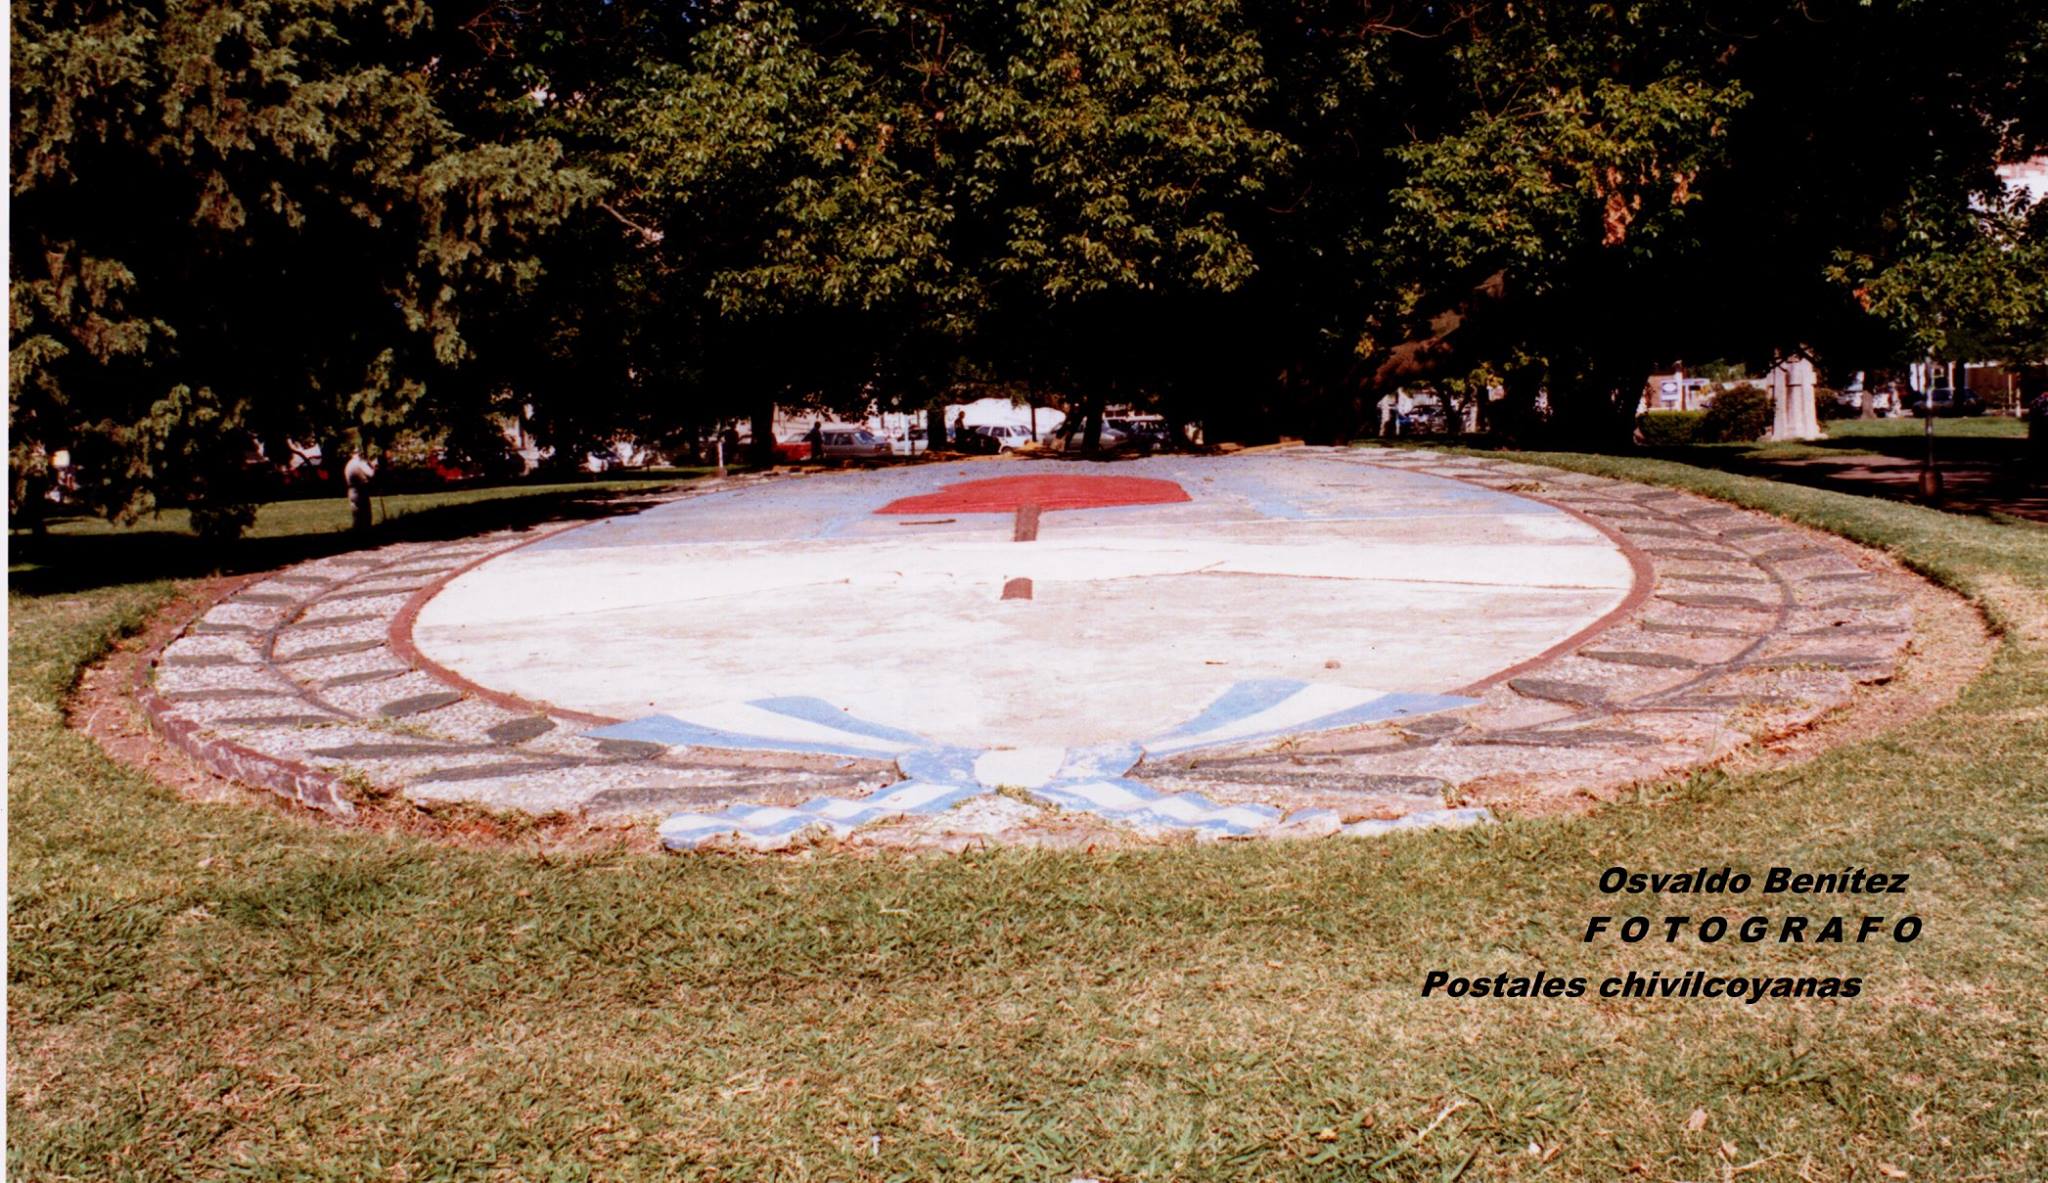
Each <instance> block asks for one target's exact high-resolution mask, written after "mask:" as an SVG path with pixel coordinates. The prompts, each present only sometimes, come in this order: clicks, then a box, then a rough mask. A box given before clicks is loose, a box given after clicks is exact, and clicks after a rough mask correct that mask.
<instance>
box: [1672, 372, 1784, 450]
mask: <svg viewBox="0 0 2048 1183" xmlns="http://www.w3.org/2000/svg"><path fill="white" fill-rule="evenodd" d="M1777 413H1778V409H1777V407H1776V406H1775V405H1774V404H1773V403H1772V401H1771V396H1770V395H1769V394H1768V393H1766V392H1765V391H1764V390H1763V388H1761V387H1758V386H1752V385H1751V384H1749V383H1747V382H1744V383H1742V384H1740V385H1737V386H1731V387H1729V388H1728V389H1726V390H1723V391H1721V392H1720V393H1719V394H1716V395H1715V396H1714V401H1713V402H1711V403H1708V404H1707V409H1706V410H1705V411H1704V412H1702V413H1701V418H1700V424H1699V430H1698V431H1697V432H1696V433H1695V434H1694V436H1693V442H1694V443H1701V444H1740V443H1748V442H1749V441H1751V440H1755V439H1761V438H1762V437H1763V435H1764V433H1766V432H1768V431H1770V429H1771V424H1772V422H1773V421H1775V420H1776V418H1777Z"/></svg>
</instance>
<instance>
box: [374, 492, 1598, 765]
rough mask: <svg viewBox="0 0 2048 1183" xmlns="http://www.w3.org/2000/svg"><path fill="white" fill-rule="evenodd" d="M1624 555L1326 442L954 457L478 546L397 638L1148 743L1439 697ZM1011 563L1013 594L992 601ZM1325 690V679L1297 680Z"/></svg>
mask: <svg viewBox="0 0 2048 1183" xmlns="http://www.w3.org/2000/svg"><path fill="white" fill-rule="evenodd" d="M1047 471H1052V472H1056V473H1057V474H1059V475H1061V476H1068V475H1090V474H1103V475H1112V476H1118V477H1129V476H1143V477H1150V478H1156V479H1161V480H1168V481H1174V482H1177V483H1178V484H1179V485H1180V486H1181V488H1182V489H1184V490H1185V491H1186V493H1187V495H1188V497H1189V500H1188V501H1186V502H1183V503H1175V504H1153V505H1135V506H1122V507H1116V508H1098V509H1073V510H1059V511H1050V512H1046V513H1044V514H1043V515H1042V517H1041V519H1040V522H1039V526H1038V534H1037V538H1036V539H1035V540H1033V541H1021V542H1020V541H1014V540H1013V536H1014V533H1015V522H1014V518H1013V515H1012V514H1009V513H979V514H968V513H961V514H947V513H944V512H942V511H941V512H936V513H932V514H927V515H922V516H920V515H905V514H889V515H884V514H879V513H877V512H876V511H877V510H878V509H880V508H882V507H883V506H885V505H887V504H888V503H890V502H892V501H895V500H897V499H899V498H903V497H906V496H912V495H916V494H922V493H928V492H932V491H935V490H940V489H943V488H944V487H946V486H948V485H951V484H955V483H959V482H965V481H976V480H983V479H986V478H990V477H995V476H1003V475H1007V474H1013V473H1018V472H1030V473H1043V472H1047ZM1632 578H1633V576H1632V569H1631V566H1630V563H1629V561H1628V558H1627V556H1625V555H1624V554H1622V553H1621V551H1620V550H1619V549H1618V548H1617V547H1616V545H1615V544H1614V543H1613V542H1612V541H1611V540H1609V539H1608V538H1607V537H1606V536H1605V535H1603V534H1602V533H1600V532H1599V531H1598V530H1595V529H1594V528H1593V527H1591V526H1589V525H1587V524H1585V523H1584V522H1582V521H1580V520H1578V519H1577V518H1575V517H1573V516H1571V515H1569V514H1566V513H1563V512H1561V511H1559V510H1556V509H1554V508H1552V507H1550V506H1547V505H1543V504H1541V503H1539V502H1535V501H1531V500H1529V499H1527V498H1522V497H1516V496H1513V495H1511V494H1507V493H1499V492H1494V491H1491V490H1487V489H1481V488H1477V487H1475V486H1470V485H1466V484H1463V483H1460V482H1456V481H1450V480H1444V479H1440V478H1436V477H1429V476H1423V475H1420V474H1414V473H1404V472H1390V471H1386V470H1384V469H1378V468H1372V467H1367V466H1363V465H1358V464H1353V463H1348V462H1346V461H1345V460H1344V459H1343V458H1342V456H1341V454H1331V453H1322V454H1304V453H1275V454H1262V455H1250V456H1233V457H1222V458H1210V459H1181V458H1160V459H1154V460H1146V461H1135V462H1127V463H1121V464H1115V465H1076V464H1060V465H1057V466H1052V465H1044V464H1028V463H986V462H984V463H974V464H959V465H942V466H922V467H917V468H905V469H893V470H879V471H876V472H867V473H846V474H829V475H821V476H814V477H807V478H802V479H793V480H788V481H781V482H775V483H770V484H765V485H760V486H753V487H748V488H742V489H735V490H731V491H728V492H721V493H714V494H709V495H705V496H701V497H696V498H691V499H687V500H683V501H679V502H675V503H672V504H668V505H664V506H661V507H658V508H656V509H653V510H649V511H646V512H644V513H640V514H636V515H634V516H632V517H629V518H618V519H612V520H608V521H603V522H598V523H593V524H591V525H588V526H583V527H579V528H577V529H575V530H571V531H568V532H566V533H564V534H561V535H558V536H556V537H553V538H550V539H547V540H546V541H543V542H541V543H538V544H536V545H532V546H527V547H522V548H520V549H517V550H514V551H510V552H508V553H506V554H504V555H501V556H499V557H497V558H494V559H491V560H489V561H488V562H486V563H484V564H482V565H481V566H479V567H477V568H476V569H474V570H472V571H469V572H467V573H465V574H463V575H462V576H460V577H458V578H456V579H455V580H453V581H451V582H450V583H449V584H448V585H447V586H446V587H445V588H444V589H443V590H442V591H441V592H440V593H439V594H438V595H436V596H435V597H434V598H433V599H432V600H430V601H428V603H427V604H426V605H425V606H424V607H423V608H422V609H421V611H420V613H419V615H418V617H417V619H416V621H415V623H414V629H413V639H414V643H415V644H416V645H417V647H418V648H419V650H420V651H421V652H422V653H423V654H424V655H425V656H426V657H428V658H429V659H431V660H433V661H435V662H438V663H440V664H441V665H443V666H446V667H448V668H449V669H452V670H454V671H455V672H456V673H458V674H460V675H462V676H463V677H465V678H468V679H470V680H471V681H473V682H475V683H477V684H479V685H482V686H485V687H488V688H490V689H492V690H497V691H503V692H506V693H510V694H514V695H518V696H520V697H523V698H527V699H531V700H534V701H536V702H543V703H547V704H550V705H553V706H557V707H565V708H570V709H573V710H580V711H586V712H590V713H594V714H600V715H608V716H612V717H615V718H619V719H639V718H643V717H647V716H655V715H665V716H674V717H678V718H687V719H701V720H710V721H715V720H717V719H719V718H724V717H727V716H728V715H729V713H730V711H731V710H732V709H733V708H734V707H735V705H736V704H744V703H748V702H754V701H757V700H764V699H791V698H804V699H819V700H823V702H824V703H827V704H832V705H833V706H835V707H837V708H839V709H841V710H843V711H845V712H846V713H847V715H848V716H849V717H852V718H858V719H861V720H865V721H867V722H869V723H872V724H878V725H882V726H885V727H889V728H895V729H899V730H902V731H908V732H914V733H916V734H917V735H919V736H922V737H925V738H926V739H929V740H932V741H935V742H937V743H942V744H952V745H958V746H963V747H970V748H977V749H986V748H995V747H1036V746H1046V747H1066V748H1073V747H1081V746H1085V745H1091V744H1102V743H1113V742H1125V741H1144V740H1146V739H1148V738H1149V737H1153V736H1157V735H1160V734H1162V733H1165V732H1168V731H1170V730H1172V729H1174V728H1176V727H1177V726H1179V725H1182V724H1184V723H1186V722H1187V721H1188V720H1190V719H1192V718H1194V717H1195V716H1197V715H1199V714H1201V713H1202V712H1203V711H1204V710H1205V708H1208V707H1209V706H1210V705H1211V704H1213V703H1215V702H1216V701H1217V700H1218V699H1219V697H1220V696H1222V695H1224V694H1225V693H1226V692H1227V691H1230V690H1231V689H1232V688H1233V687H1241V686H1244V685H1246V684H1261V685H1264V684H1280V683H1287V682H1293V683H1301V684H1304V685H1305V686H1306V687H1307V688H1308V692H1309V693H1308V695H1307V697H1305V698H1304V699H1303V701H1307V698H1310V697H1313V698H1316V701H1326V702H1328V703H1342V702H1348V701H1355V700H1357V699H1358V698H1359V696H1360V695H1364V694H1369V693H1448V692H1452V691H1455V690H1457V689H1458V688H1461V687H1464V686H1467V685H1470V684H1471V683H1474V682H1477V681H1480V680H1482V679H1484V678H1486V677H1488V676H1489V675H1491V674H1493V673H1495V672H1497V671H1500V670H1502V669H1505V668H1508V667H1510V666H1513V665H1516V664H1518V663H1520V662H1522V661H1525V660H1527V659H1529V658H1532V657H1535V656H1537V655H1539V654H1541V653H1543V652H1544V651H1545V650H1547V649H1549V648H1551V647H1552V646H1554V645H1556V644H1557V643H1559V642H1560V641H1563V640H1565V639H1566V638H1568V637H1570V636H1572V635H1573V634H1575V633H1577V632H1579V631H1581V630H1582V629H1584V628H1586V627H1587V626H1589V625H1591V624H1593V623H1594V622H1596V621H1597V620H1599V619H1600V618H1601V617H1602V616H1604V615H1605V614H1607V613H1608V612H1609V611H1610V610H1612V609H1613V608H1615V607H1616V606H1617V605H1619V604H1620V603H1621V602H1622V601H1623V600H1624V599H1625V598H1626V597H1627V595H1628V593H1629V591H1630V588H1631V585H1632ZM1017 579H1027V580H1029V581H1030V585H1031V598H1030V599H1004V598H1003V589H1004V587H1005V585H1006V584H1007V583H1009V582H1010V581H1012V580H1017ZM1317 696H1320V697H1317Z"/></svg>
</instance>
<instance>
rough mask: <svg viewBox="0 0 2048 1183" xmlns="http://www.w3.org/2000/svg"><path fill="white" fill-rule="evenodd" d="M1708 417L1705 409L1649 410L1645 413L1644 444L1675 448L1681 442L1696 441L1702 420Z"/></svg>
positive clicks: (1647, 446)
mask: <svg viewBox="0 0 2048 1183" xmlns="http://www.w3.org/2000/svg"><path fill="white" fill-rule="evenodd" d="M1706 417H1707V413H1706V412H1705V411H1648V412H1645V413H1644V415H1643V422H1642V429H1643V446H1644V447H1646V448H1675V447H1678V446H1679V445H1681V444H1690V443H1694V442H1696V441H1697V440H1698V438H1699V429H1700V421H1701V420H1703V419H1705V418H1706Z"/></svg>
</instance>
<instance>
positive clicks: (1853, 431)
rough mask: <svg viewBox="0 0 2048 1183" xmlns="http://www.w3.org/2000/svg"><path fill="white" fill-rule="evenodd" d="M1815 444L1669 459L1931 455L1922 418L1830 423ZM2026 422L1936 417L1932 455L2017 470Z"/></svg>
mask: <svg viewBox="0 0 2048 1183" xmlns="http://www.w3.org/2000/svg"><path fill="white" fill-rule="evenodd" d="M1821 430H1822V431H1824V432H1826V433H1827V435H1826V437H1825V438H1823V439H1817V440H1804V441H1801V440H1788V441H1783V442H1774V441H1771V440H1760V441H1756V442H1752V443H1737V444H1691V445H1686V446H1685V447H1682V448H1677V449H1672V450H1670V451H1669V452H1667V453H1664V454H1665V455H1668V456H1669V457H1671V458H1673V459H1689V460H1692V461H1694V462H1696V463H1701V464H1708V465H1713V466H1715V467H1737V468H1741V467H1743V466H1746V465H1747V466H1755V465H1760V464H1768V463H1771V462H1776V461H1783V460H1840V461H1853V460H1854V459H1855V458H1856V457H1858V456H1889V457H1894V458H1901V459H1907V460H1918V459H1920V458H1921V457H1922V456H1924V455H1925V454H1926V452H1927V443H1926V431H1927V421H1926V420H1924V419H1831V420H1828V421H1826V422H1824V423H1822V424H1821ZM2026 446H2027V425H2026V423H2025V422H2024V421H2023V420H2019V419H2008V418H2005V417H2004V416H1997V415H1984V416H1975V417H1959V418H1954V419H1942V418H1937V419H1935V421H1934V456H1935V459H1936V460H1937V461H1938V462H1940V463H1944V464H1956V463H1964V464H1989V465H2016V464H2018V463H2019V462H2020V461H2021V459H2022V457H2024V456H2025V454H2026Z"/></svg>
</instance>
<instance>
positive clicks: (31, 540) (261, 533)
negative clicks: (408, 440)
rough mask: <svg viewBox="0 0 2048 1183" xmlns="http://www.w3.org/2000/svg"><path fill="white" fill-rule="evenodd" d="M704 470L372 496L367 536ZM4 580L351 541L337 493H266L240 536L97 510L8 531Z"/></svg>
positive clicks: (113, 578)
mask: <svg viewBox="0 0 2048 1183" xmlns="http://www.w3.org/2000/svg"><path fill="white" fill-rule="evenodd" d="M710 471H711V470H710V469H662V470H656V471H649V472H643V473H639V474H636V475H634V476H630V477H623V478H612V479H603V480H596V479H591V480H575V481H564V482H552V483H550V482H533V483H520V484H514V485H495V486H480V487H475V488H465V489H452V490H441V491H436V492H427V493H394V494H391V495H389V496H379V497H378V498H376V507H375V512H374V517H375V521H376V523H377V525H376V528H375V533H374V535H373V537H372V541H391V540H398V539H417V538H453V537H459V536H462V535H465V534H473V533H477V532H480V531H484V530H496V529H506V528H514V527H520V526H527V525H532V524H534V523H536V522H541V521H546V520H550V519H553V518H563V517H577V516H599V515H603V514H608V513H615V512H620V511H621V510H624V509H628V508H631V507H632V505H633V502H632V500H631V499H632V497H633V496H634V495H645V494H650V493H656V492H659V491H661V490H663V489H666V488H672V487H674V486H676V485H679V484H682V483H686V482H687V481H690V480H694V479H697V478H699V477H702V476H704V475H706V474H708V473H709V472H710ZM10 534H11V536H10V538H9V543H10V553H9V556H8V570H7V574H8V583H9V586H10V588H11V589H12V590H15V591H28V592H55V591H77V590H82V589H86V588H93V587H105V586H109V585H113V584H120V583H127V582H134V581H138V580H143V581H146V580H149V579H154V578H180V577H192V576H196V575H204V574H209V573H213V572H219V571H251V570H265V569H268V568H271V567H277V566H282V565H284V564H286V563H292V562H297V561H299V560H301V559H308V558H313V557H316V556H318V555H323V554H332V553H334V552H336V551H340V550H347V549H350V548H352V547H354V546H357V545H358V542H357V540H356V539H354V538H353V537H351V536H350V533H349V508H348V503H347V501H345V500H344V499H342V498H340V497H321V498H307V499H299V500H291V501H273V502H269V503H267V504H264V505H262V506H259V507H258V509H257V513H256V522H255V525H254V526H253V527H251V529H250V530H249V532H248V533H247V534H246V535H245V536H244V537H243V538H242V539H241V540H240V541H239V542H236V543H233V544H230V545H226V546H211V545H207V544H205V543H202V542H201V541H200V540H199V538H198V537H197V536H195V535H194V534H193V533H192V529H191V521H190V516H189V515H188V514H187V513H186V512H185V511H184V510H182V509H172V510H165V511H162V512H160V513H155V514H150V515H147V516H145V517H143V518H141V519H140V520H138V521H136V522H133V523H131V524H128V525H117V524H114V523H110V522H108V521H106V520H105V519H104V518H96V517H79V516H72V517H64V518H58V519H56V520H54V521H52V522H51V523H50V524H49V529H48V533H47V535H46V536H45V537H41V538H37V537H32V536H30V535H29V534H27V533H26V532H24V531H18V530H17V531H11V532H10Z"/></svg>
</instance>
